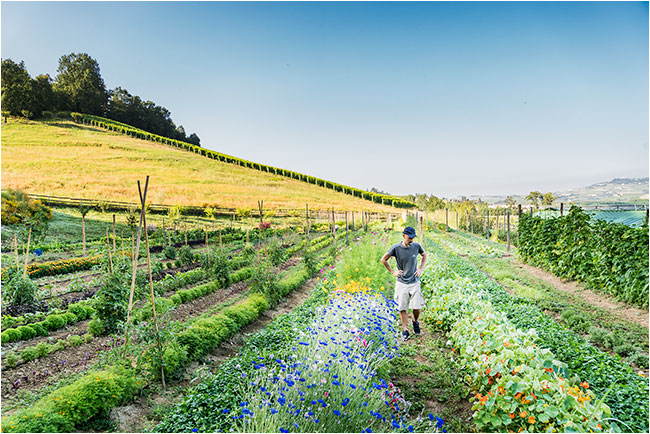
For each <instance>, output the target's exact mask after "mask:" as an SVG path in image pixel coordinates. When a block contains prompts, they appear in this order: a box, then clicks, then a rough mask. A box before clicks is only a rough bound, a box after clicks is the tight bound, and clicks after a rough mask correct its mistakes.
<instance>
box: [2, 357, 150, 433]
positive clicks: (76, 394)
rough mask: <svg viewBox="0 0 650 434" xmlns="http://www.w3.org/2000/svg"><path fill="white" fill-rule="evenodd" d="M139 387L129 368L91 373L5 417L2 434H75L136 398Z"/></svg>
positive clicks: (113, 368) (114, 368)
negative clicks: (17, 433) (52, 433)
mask: <svg viewBox="0 0 650 434" xmlns="http://www.w3.org/2000/svg"><path fill="white" fill-rule="evenodd" d="M137 389H138V384H137V381H136V378H135V374H134V372H133V371H132V370H130V369H125V368H122V367H112V368H109V369H106V370H103V371H97V372H90V373H88V374H86V375H84V376H83V377H81V378H80V379H78V380H77V381H75V382H74V383H72V384H70V385H69V386H65V387H62V388H60V389H57V390H55V391H53V392H51V393H49V394H48V395H46V396H44V397H43V398H41V399H39V400H38V401H36V403H35V404H33V405H31V406H29V407H28V408H25V409H22V410H19V411H18V412H17V413H16V414H15V415H13V416H9V417H3V418H2V432H74V431H78V430H79V429H80V428H81V427H83V426H84V425H85V424H87V423H88V422H89V421H90V420H92V419H93V418H96V417H103V416H106V415H107V414H108V412H110V410H111V409H112V408H113V407H115V406H117V405H120V404H122V403H124V402H126V401H128V400H130V399H131V398H132V397H133V395H135V393H136V391H137Z"/></svg>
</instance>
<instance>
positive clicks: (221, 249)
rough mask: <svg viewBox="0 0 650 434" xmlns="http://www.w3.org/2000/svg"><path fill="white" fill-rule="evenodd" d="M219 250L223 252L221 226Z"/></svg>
mask: <svg viewBox="0 0 650 434" xmlns="http://www.w3.org/2000/svg"><path fill="white" fill-rule="evenodd" d="M219 251H220V252H221V253H223V244H222V243H221V228H219Z"/></svg>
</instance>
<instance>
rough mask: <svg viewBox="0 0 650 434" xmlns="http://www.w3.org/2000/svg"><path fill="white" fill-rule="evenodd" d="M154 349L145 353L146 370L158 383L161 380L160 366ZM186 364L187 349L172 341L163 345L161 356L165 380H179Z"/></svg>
mask: <svg viewBox="0 0 650 434" xmlns="http://www.w3.org/2000/svg"><path fill="white" fill-rule="evenodd" d="M155 353H156V351H155V349H154V348H152V349H150V351H149V352H148V353H147V356H146V357H147V369H148V371H149V373H150V374H151V375H152V377H153V378H154V379H155V380H157V381H159V380H160V379H161V375H160V368H161V364H160V362H159V361H157V360H156V356H155ZM186 364H187V347H186V346H184V345H181V344H179V343H178V342H176V341H172V342H170V343H168V344H167V345H165V347H164V348H163V355H162V366H163V367H164V368H163V369H164V371H165V379H166V380H167V381H169V380H181V379H182V378H183V374H184V372H185V366H186Z"/></svg>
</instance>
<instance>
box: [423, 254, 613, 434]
mask: <svg viewBox="0 0 650 434" xmlns="http://www.w3.org/2000/svg"><path fill="white" fill-rule="evenodd" d="M431 262H433V263H434V268H433V269H432V268H429V269H428V270H427V272H426V273H425V274H424V275H423V276H422V287H423V292H424V294H425V296H427V299H428V302H427V309H426V315H425V318H424V321H425V322H427V323H429V324H431V325H432V326H434V327H437V328H442V329H444V330H446V331H447V337H448V338H449V340H450V342H451V343H452V345H453V346H454V352H455V351H458V357H457V360H458V361H459V362H460V364H461V365H462V366H463V368H464V370H465V372H466V373H467V375H466V377H465V381H467V383H469V384H470V385H471V386H472V387H473V388H474V389H475V390H476V391H477V392H476V395H475V396H474V397H473V398H472V400H473V401H476V402H475V404H474V406H473V408H472V409H473V410H475V413H474V422H475V423H476V426H477V428H478V429H479V431H486V432H493V431H504V430H508V431H518V432H519V431H522V430H526V431H528V432H557V431H564V432H566V431H580V432H587V431H590V432H603V431H605V430H607V429H608V428H609V424H608V423H606V422H604V421H603V419H604V418H605V417H608V416H610V413H611V412H610V409H609V408H608V407H607V406H606V405H602V403H601V402H598V401H596V399H597V397H596V396H595V395H594V393H593V392H591V391H589V389H588V388H589V385H588V384H587V383H584V382H583V383H581V384H580V385H577V382H576V381H567V380H565V379H564V378H563V377H562V375H564V373H563V368H564V367H565V364H564V363H561V362H559V361H557V360H556V359H555V358H554V356H553V354H552V353H551V352H550V351H549V350H548V349H540V348H538V347H537V346H536V345H535V343H534V341H535V338H536V334H535V332H534V331H532V330H529V331H527V332H524V331H522V330H520V329H517V328H516V327H514V326H513V325H512V324H511V323H510V321H509V320H508V319H507V318H506V317H505V315H504V314H502V313H501V312H497V311H496V310H495V309H494V307H493V306H492V304H491V303H490V302H489V301H486V300H485V299H484V298H483V296H482V294H481V292H482V287H481V284H480V283H477V282H473V281H471V280H470V279H467V278H462V277H459V276H458V275H456V274H455V273H454V271H453V267H452V268H451V269H449V268H445V267H444V266H443V261H442V260H439V259H438V260H437V258H432V261H431ZM572 383H573V384H572Z"/></svg>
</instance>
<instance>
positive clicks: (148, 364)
mask: <svg viewBox="0 0 650 434" xmlns="http://www.w3.org/2000/svg"><path fill="white" fill-rule="evenodd" d="M309 276H310V274H309V273H308V272H305V271H304V270H299V271H297V272H294V273H290V274H289V275H288V276H286V277H285V278H284V279H282V280H280V281H279V282H278V288H281V291H282V293H288V292H290V291H292V290H294V289H296V288H297V287H298V286H300V285H301V284H302V283H303V282H304V281H305V280H306V279H307V278H308V277H309ZM275 301H277V300H275ZM273 302H274V300H273V299H272V298H269V296H268V295H267V294H265V293H251V294H250V295H249V296H247V297H246V298H244V300H242V301H241V302H239V303H237V304H235V305H232V306H230V307H227V308H225V309H223V310H222V311H220V312H218V313H216V314H214V315H204V316H203V317H200V318H198V319H196V320H193V321H190V322H185V323H184V322H176V323H174V324H173V326H171V327H170V328H172V329H174V331H175V332H177V333H174V334H173V336H171V338H170V339H169V340H167V341H165V343H164V346H163V348H161V349H156V348H155V346H150V347H148V348H147V345H146V344H147V343H146V342H140V343H137V344H132V346H131V348H127V351H128V352H129V353H130V354H139V355H140V356H142V357H139V358H137V360H138V363H137V364H136V366H137V367H136V368H135V369H133V368H132V363H133V361H132V360H130V359H128V358H127V359H126V360H124V359H122V360H118V361H117V362H115V363H114V364H113V365H112V366H108V367H104V368H103V369H101V370H99V371H95V372H90V373H87V374H85V375H83V376H82V377H81V378H79V379H78V380H76V381H75V382H74V383H73V384H70V385H68V386H65V387H63V388H60V389H58V390H55V391H53V392H51V393H49V394H47V395H46V396H44V397H43V398H41V399H40V400H39V401H38V402H36V403H35V404H34V405H33V406H31V407H30V408H29V409H24V410H20V411H18V413H16V414H15V415H14V416H11V417H4V418H3V422H2V430H3V432H5V431H7V432H69V431H73V430H75V429H79V427H82V426H84V424H85V423H88V421H89V420H92V419H93V418H97V417H105V416H107V413H108V411H110V409H112V408H113V407H115V406H117V405H119V404H121V403H125V402H127V401H129V400H131V399H132V398H133V397H134V395H135V394H136V393H137V392H138V390H141V389H142V388H143V386H144V384H145V383H146V382H148V381H153V379H155V378H156V377H157V376H159V375H160V372H161V371H160V368H161V367H164V372H165V373H166V376H167V378H168V381H169V380H173V379H175V378H176V379H177V378H179V374H180V373H182V372H183V370H184V369H185V367H186V365H187V363H189V361H190V360H196V359H198V358H199V357H200V355H202V354H205V352H206V351H209V349H212V348H214V347H216V345H218V344H219V343H220V342H222V341H223V340H224V339H227V338H228V337H230V336H232V335H233V334H234V333H236V332H238V331H239V330H240V329H241V328H242V327H243V326H244V325H245V324H247V323H249V322H251V321H252V320H254V319H255V318H257V317H258V316H259V314H260V313H261V312H263V311H264V310H266V309H268V307H269V306H270V305H271V304H272V303H273ZM188 344H189V345H188Z"/></svg>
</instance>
